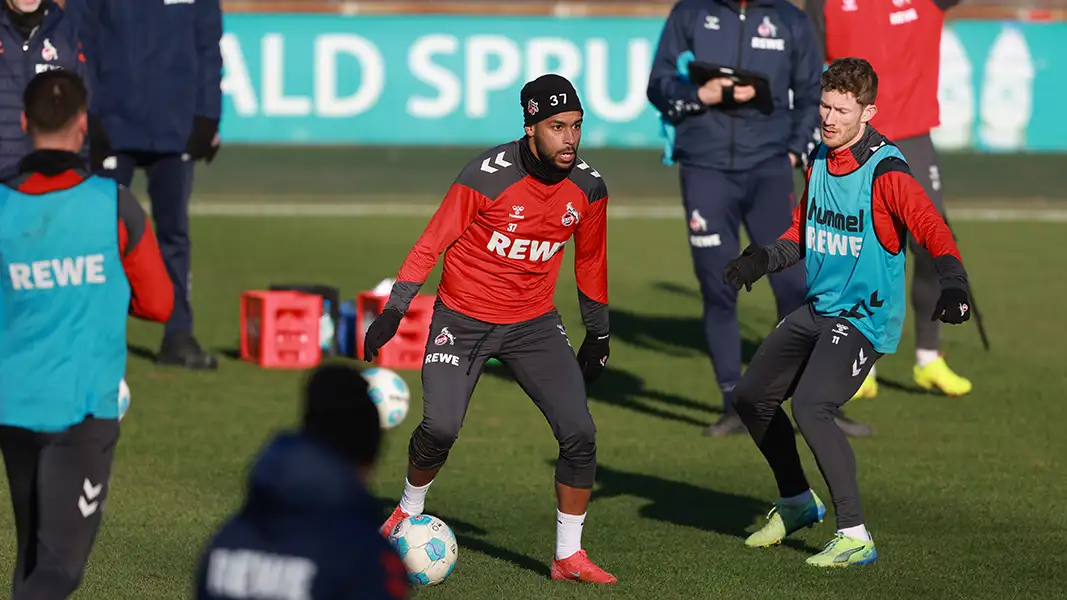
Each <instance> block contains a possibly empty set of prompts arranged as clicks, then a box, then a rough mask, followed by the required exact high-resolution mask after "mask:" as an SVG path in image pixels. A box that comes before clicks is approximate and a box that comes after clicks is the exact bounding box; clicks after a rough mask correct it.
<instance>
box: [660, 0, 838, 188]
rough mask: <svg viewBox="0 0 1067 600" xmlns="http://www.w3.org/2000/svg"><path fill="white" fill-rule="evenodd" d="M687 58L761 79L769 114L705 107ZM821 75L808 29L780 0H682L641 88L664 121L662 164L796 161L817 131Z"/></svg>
mask: <svg viewBox="0 0 1067 600" xmlns="http://www.w3.org/2000/svg"><path fill="white" fill-rule="evenodd" d="M742 14H743V15H744V17H743V18H742ZM694 59H695V60H699V61H704V62H709V63H714V64H719V65H724V66H729V67H734V68H740V69H745V70H747V71H756V72H759V73H762V74H764V75H766V76H767V78H768V79H769V81H770V87H771V96H772V98H773V100H774V111H773V112H772V113H771V114H769V115H764V114H762V113H760V112H759V111H757V110H756V109H755V108H753V107H751V106H741V107H738V108H734V109H725V110H724V109H720V108H717V107H716V106H710V107H705V106H704V105H703V104H702V103H701V102H700V100H699V98H698V96H697V89H698V88H697V86H696V85H693V84H692V83H690V82H689V78H688V73H689V70H688V63H689V62H690V61H692V60H694ZM822 70H823V69H822V60H821V59H820V55H819V46H818V44H817V42H816V39H815V35H814V33H813V29H812V26H811V23H810V21H809V20H808V17H807V16H806V15H805V14H804V12H803V11H801V10H800V9H799V8H797V7H795V6H793V5H792V4H790V3H789V2H788V1H787V0H751V1H750V2H747V4H746V3H744V2H741V3H739V2H737V0H681V2H679V3H677V4H676V5H675V6H674V8H673V9H672V10H671V13H670V16H669V17H668V18H667V23H666V25H665V26H664V28H663V33H662V34H661V36H660V41H659V47H658V49H657V50H656V57H655V59H654V61H653V63H652V73H651V76H650V77H649V82H648V99H649V100H650V101H651V102H652V104H653V105H654V106H655V107H656V109H657V110H659V111H660V113H662V114H663V115H664V125H665V127H664V130H665V134H666V136H667V140H668V142H667V144H668V146H667V152H666V155H665V160H664V162H666V163H667V164H671V162H673V160H677V161H678V162H681V163H682V164H685V165H696V166H702V167H707V168H713V169H721V170H739V171H740V170H747V169H751V168H753V167H756V166H758V165H760V164H761V163H764V162H765V161H767V160H768V159H771V158H774V157H779V156H785V155H786V154H787V153H788V152H792V153H793V154H795V155H796V157H797V159H798V160H799V159H800V158H801V157H803V156H805V155H806V154H807V151H808V147H809V143H811V142H812V141H813V139H814V135H815V132H816V128H817V127H818V124H819V98H820V95H821V91H820V83H819V78H820V76H821V75H822ZM790 90H792V91H793V94H794V97H793V108H792V109H790V99H789V95H790V94H789V92H790Z"/></svg>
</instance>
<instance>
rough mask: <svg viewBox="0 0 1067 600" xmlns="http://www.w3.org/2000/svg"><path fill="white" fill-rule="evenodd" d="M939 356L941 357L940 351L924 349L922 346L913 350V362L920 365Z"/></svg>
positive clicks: (926, 363) (928, 362)
mask: <svg viewBox="0 0 1067 600" xmlns="http://www.w3.org/2000/svg"><path fill="white" fill-rule="evenodd" d="M939 358H941V353H940V352H938V351H937V350H925V349H923V348H918V349H916V350H915V364H917V365H919V366H920V367H925V366H926V365H928V364H930V363H932V362H934V361H935V360H937V359H939Z"/></svg>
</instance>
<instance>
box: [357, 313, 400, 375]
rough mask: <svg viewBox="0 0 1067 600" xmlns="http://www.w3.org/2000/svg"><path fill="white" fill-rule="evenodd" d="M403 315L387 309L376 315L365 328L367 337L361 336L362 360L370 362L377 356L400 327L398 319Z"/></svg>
mask: <svg viewBox="0 0 1067 600" xmlns="http://www.w3.org/2000/svg"><path fill="white" fill-rule="evenodd" d="M403 318H404V315H402V314H400V311H399V310H397V309H395V308H387V309H385V310H384V311H382V314H380V315H378V318H377V319H374V322H373V323H371V324H370V327H368V328H367V335H365V336H363V360H365V361H367V362H371V361H373V360H374V359H375V357H377V356H378V351H379V350H381V349H382V346H384V345H385V344H386V343H387V342H388V341H389V340H391V339H393V336H394V335H396V329H397V327H400V319H403Z"/></svg>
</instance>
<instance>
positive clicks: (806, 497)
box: [778, 489, 812, 506]
mask: <svg viewBox="0 0 1067 600" xmlns="http://www.w3.org/2000/svg"><path fill="white" fill-rule="evenodd" d="M811 497H812V494H811V490H810V489H809V490H807V491H806V492H803V493H801V494H797V495H796V496H790V497H789V498H779V499H778V502H780V503H782V504H786V505H789V506H802V505H804V504H807V503H808V502H811Z"/></svg>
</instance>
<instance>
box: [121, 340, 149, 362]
mask: <svg viewBox="0 0 1067 600" xmlns="http://www.w3.org/2000/svg"><path fill="white" fill-rule="evenodd" d="M126 352H128V353H129V354H130V356H136V357H137V358H140V359H142V360H147V361H153V362H154V361H155V360H156V353H155V352H152V351H151V350H149V349H148V348H145V347H144V346H134V345H132V344H126Z"/></svg>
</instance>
